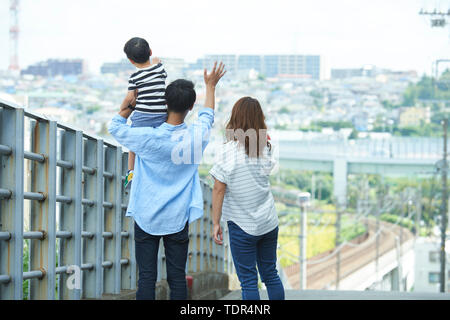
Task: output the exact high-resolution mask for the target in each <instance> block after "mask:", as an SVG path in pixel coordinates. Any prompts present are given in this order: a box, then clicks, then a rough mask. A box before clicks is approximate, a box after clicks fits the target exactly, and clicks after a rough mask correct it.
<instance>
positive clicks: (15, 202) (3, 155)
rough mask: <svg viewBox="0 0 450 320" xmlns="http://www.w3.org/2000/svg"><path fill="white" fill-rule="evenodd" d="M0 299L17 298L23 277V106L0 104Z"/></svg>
mask: <svg viewBox="0 0 450 320" xmlns="http://www.w3.org/2000/svg"><path fill="white" fill-rule="evenodd" d="M0 107H1V108H0V145H1V146H2V148H1V152H0V168H1V170H0V199H1V201H0V231H1V232H2V233H3V232H4V233H6V234H8V233H9V236H8V237H6V239H2V240H0V299H17V300H21V299H22V296H23V293H22V279H23V199H24V189H23V184H24V178H23V172H24V144H23V143H24V110H23V109H20V108H8V107H7V106H5V105H2V104H0Z"/></svg>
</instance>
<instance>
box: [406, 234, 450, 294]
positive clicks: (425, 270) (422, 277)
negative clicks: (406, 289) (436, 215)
mask: <svg viewBox="0 0 450 320" xmlns="http://www.w3.org/2000/svg"><path fill="white" fill-rule="evenodd" d="M445 247H446V252H447V257H446V270H445V276H446V279H445V283H446V286H447V288H446V291H447V292H450V240H447V242H446V244H445ZM414 251H415V256H416V258H415V281H414V282H415V283H414V291H415V292H439V285H440V284H439V280H440V269H441V263H440V239H439V238H418V239H417V241H416V243H415V247H414Z"/></svg>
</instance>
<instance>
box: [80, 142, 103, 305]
mask: <svg viewBox="0 0 450 320" xmlns="http://www.w3.org/2000/svg"><path fill="white" fill-rule="evenodd" d="M83 148H84V152H83V154H84V165H85V166H86V170H85V171H84V173H83V176H84V180H83V189H84V195H83V202H84V204H85V205H84V207H83V208H84V210H83V211H84V213H83V231H84V232H85V235H86V236H85V237H83V240H82V241H83V260H82V263H83V266H88V267H86V268H85V269H86V272H85V273H84V274H83V292H82V296H83V298H97V299H98V298H101V296H102V275H103V268H102V262H103V250H102V249H103V248H102V242H103V241H102V239H103V225H102V222H103V219H102V217H103V163H102V160H103V141H102V140H96V139H91V138H87V139H85V140H84V145H83Z"/></svg>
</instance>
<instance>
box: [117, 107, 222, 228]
mask: <svg viewBox="0 0 450 320" xmlns="http://www.w3.org/2000/svg"><path fill="white" fill-rule="evenodd" d="M126 121H127V120H126V119H125V118H123V117H121V116H120V115H116V116H115V117H114V118H113V119H112V121H111V124H110V125H109V132H110V133H111V135H112V136H113V137H114V138H115V139H116V140H117V141H118V142H119V143H120V144H122V145H123V146H125V147H127V148H128V149H129V150H131V151H133V152H134V153H135V154H136V160H135V163H134V176H133V180H132V183H131V190H130V200H129V203H128V209H127V214H126V215H127V216H131V217H133V218H134V220H135V221H136V223H137V224H138V226H139V227H140V228H141V229H142V230H144V231H145V232H147V233H149V234H153V235H165V234H172V233H176V232H179V231H181V230H182V229H183V228H184V226H185V224H186V222H187V221H189V223H191V222H192V221H194V220H196V219H199V218H200V217H201V216H202V215H203V194H202V190H201V186H200V178H199V175H198V165H199V163H200V161H201V158H202V155H203V151H204V150H205V148H206V145H207V144H208V141H209V133H210V130H211V127H212V125H213V123H214V111H213V109H211V108H203V109H201V110H200V111H199V113H198V120H197V121H196V122H195V123H193V124H192V125H190V126H187V125H186V124H185V123H182V124H180V125H176V126H175V125H171V124H168V123H167V122H164V123H163V124H162V125H161V126H159V127H157V128H152V127H137V128H131V127H130V126H129V125H127V124H126Z"/></svg>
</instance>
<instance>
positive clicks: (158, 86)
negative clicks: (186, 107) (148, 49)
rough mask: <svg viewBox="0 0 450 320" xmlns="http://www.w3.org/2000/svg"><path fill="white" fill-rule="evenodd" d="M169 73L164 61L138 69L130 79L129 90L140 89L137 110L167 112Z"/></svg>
mask: <svg viewBox="0 0 450 320" xmlns="http://www.w3.org/2000/svg"><path fill="white" fill-rule="evenodd" d="M166 78H167V73H166V71H165V70H164V66H163V65H162V63H158V64H156V65H152V66H150V67H147V68H143V69H138V71H136V72H135V73H133V74H132V75H131V76H130V78H129V79H128V90H136V89H137V90H138V94H137V99H136V111H138V112H151V113H166V112H167V106H166V98H165V91H166Z"/></svg>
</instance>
